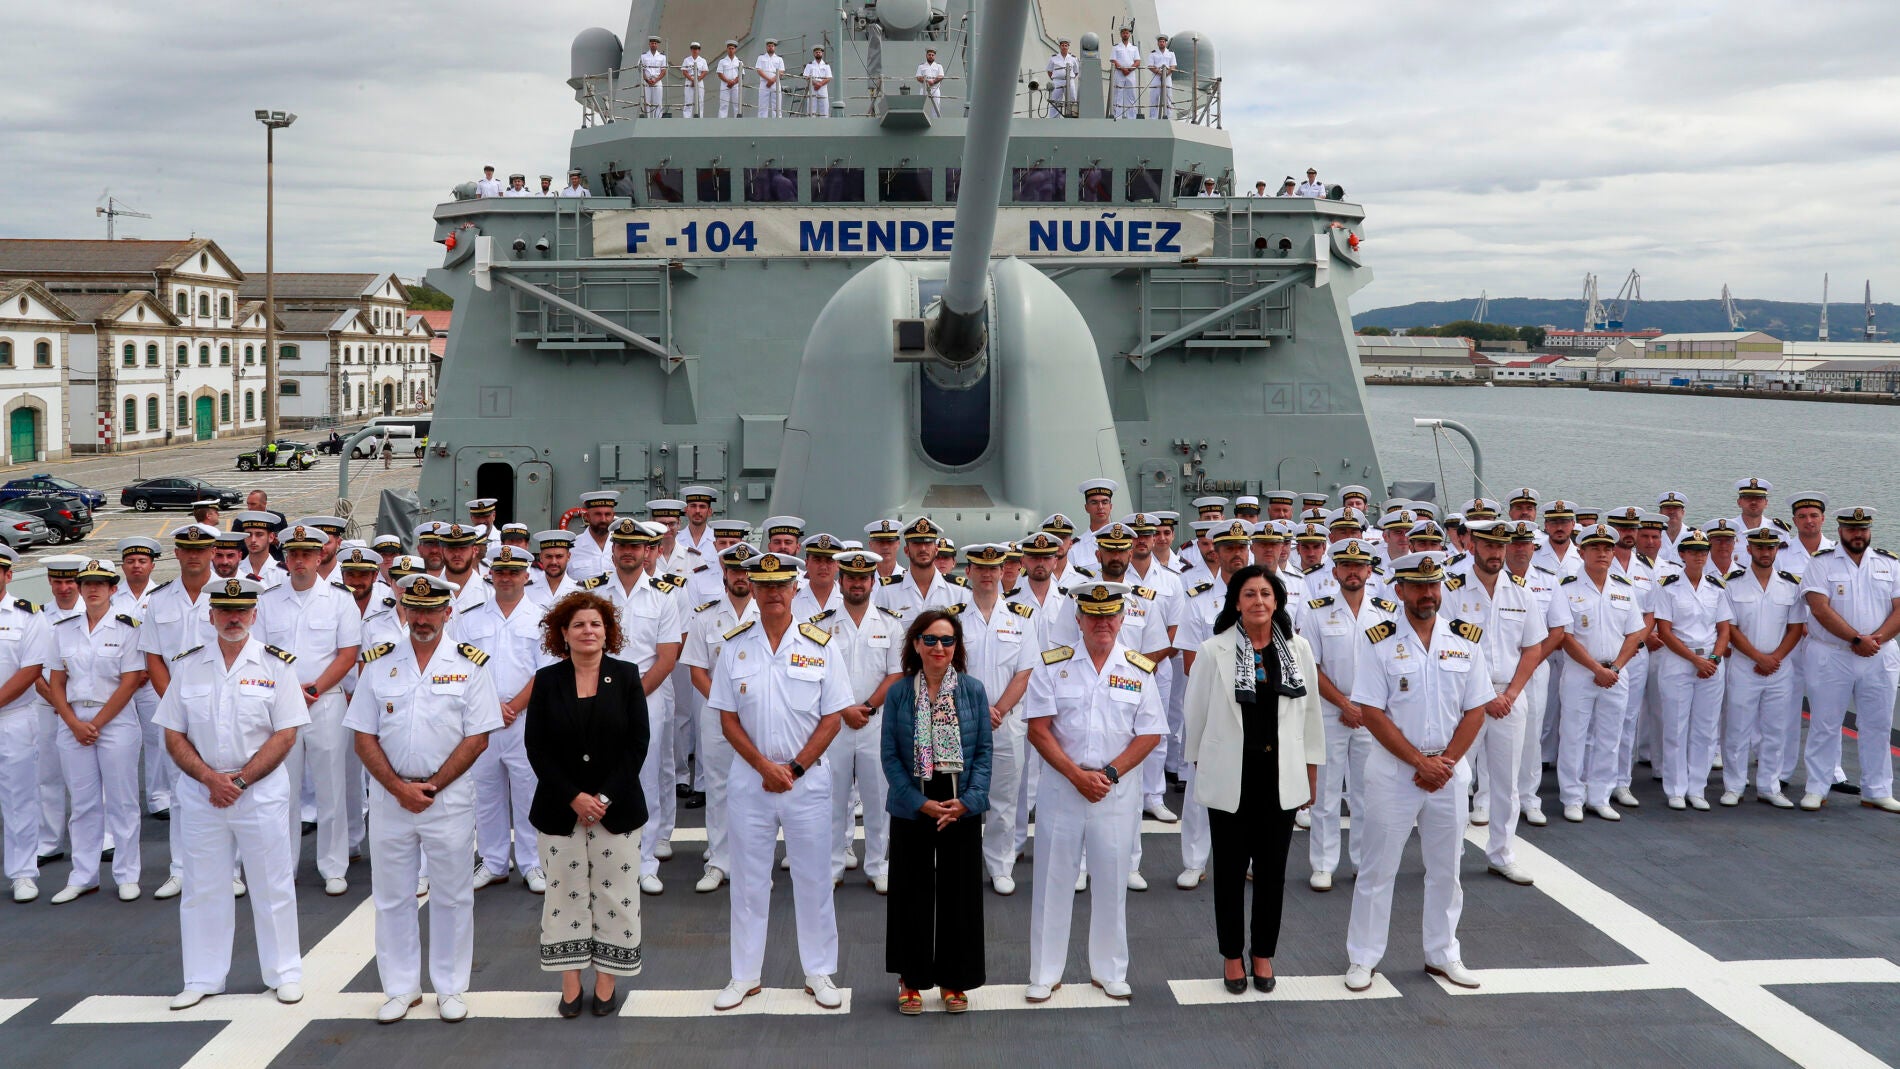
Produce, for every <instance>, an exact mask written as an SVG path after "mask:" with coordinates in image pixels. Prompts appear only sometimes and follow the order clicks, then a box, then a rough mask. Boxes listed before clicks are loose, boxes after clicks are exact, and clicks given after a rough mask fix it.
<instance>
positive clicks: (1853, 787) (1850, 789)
mask: <svg viewBox="0 0 1900 1069" xmlns="http://www.w3.org/2000/svg"><path fill="white" fill-rule="evenodd" d="M1828 790H1830V791H1833V792H1834V793H1835V794H1859V793H1860V785H1859V784H1857V783H1836V784H1835V785H1833V786H1832V787H1829V788H1828Z"/></svg>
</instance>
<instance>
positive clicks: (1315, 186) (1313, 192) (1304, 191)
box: [1293, 167, 1326, 197]
mask: <svg viewBox="0 0 1900 1069" xmlns="http://www.w3.org/2000/svg"><path fill="white" fill-rule="evenodd" d="M1293 195H1294V196H1296V197H1324V196H1326V187H1325V186H1324V185H1323V184H1321V183H1320V180H1319V171H1318V170H1316V169H1315V168H1312V167H1308V168H1307V169H1306V181H1304V182H1301V183H1300V185H1299V188H1298V189H1295V190H1294V191H1293Z"/></svg>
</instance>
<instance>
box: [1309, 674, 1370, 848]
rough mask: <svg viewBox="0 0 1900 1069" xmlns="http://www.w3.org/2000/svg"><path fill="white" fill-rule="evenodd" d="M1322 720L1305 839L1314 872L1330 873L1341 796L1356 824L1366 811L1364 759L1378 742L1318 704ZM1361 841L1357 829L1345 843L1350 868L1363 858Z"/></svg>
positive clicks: (1329, 706)
mask: <svg viewBox="0 0 1900 1069" xmlns="http://www.w3.org/2000/svg"><path fill="white" fill-rule="evenodd" d="M1320 712H1321V714H1322V716H1321V720H1322V723H1324V724H1325V726H1326V764H1325V765H1323V766H1321V767H1320V770H1319V798H1317V799H1316V800H1315V801H1314V804H1313V811H1312V816H1313V827H1312V834H1311V835H1310V836H1309V837H1308V839H1307V844H1306V858H1307V860H1308V861H1309V862H1311V863H1312V866H1313V871H1314V872H1332V871H1334V870H1336V869H1338V868H1339V837H1340V823H1341V822H1340V819H1339V817H1340V809H1339V802H1340V799H1341V798H1344V799H1345V801H1346V804H1347V805H1348V806H1350V807H1351V809H1352V819H1353V821H1354V823H1355V824H1356V823H1357V822H1358V820H1359V814H1361V813H1363V812H1365V810H1366V799H1365V794H1364V793H1363V789H1364V787H1365V781H1366V758H1367V757H1368V756H1370V755H1371V753H1372V751H1373V750H1375V749H1377V748H1378V746H1379V743H1378V741H1377V740H1376V739H1374V738H1373V737H1372V732H1370V731H1367V730H1366V729H1365V728H1349V727H1347V726H1346V725H1344V724H1342V723H1340V722H1339V710H1337V709H1335V708H1333V707H1332V706H1331V705H1327V704H1324V703H1321V705H1320ZM1364 846H1365V844H1364V841H1363V840H1362V839H1361V837H1360V835H1359V831H1358V829H1357V828H1354V829H1353V833H1352V839H1351V840H1350V842H1349V843H1348V845H1347V856H1348V857H1350V858H1351V859H1352V867H1353V871H1355V872H1357V871H1358V870H1359V866H1360V865H1361V864H1363V863H1364V861H1365V849H1364Z"/></svg>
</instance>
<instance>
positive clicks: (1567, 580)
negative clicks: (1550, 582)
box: [1551, 572, 1577, 586]
mask: <svg viewBox="0 0 1900 1069" xmlns="http://www.w3.org/2000/svg"><path fill="white" fill-rule="evenodd" d="M1551 574H1552V575H1555V574H1557V573H1556V572H1552V573H1551ZM1576 581H1577V577H1576V576H1574V575H1566V576H1564V577H1563V578H1562V579H1560V580H1558V581H1557V585H1558V586H1562V585H1564V584H1565V583H1574V582H1576Z"/></svg>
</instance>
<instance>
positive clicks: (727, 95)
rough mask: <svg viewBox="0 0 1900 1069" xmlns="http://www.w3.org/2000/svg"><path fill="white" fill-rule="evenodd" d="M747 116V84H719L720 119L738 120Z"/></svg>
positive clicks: (742, 82)
mask: <svg viewBox="0 0 1900 1069" xmlns="http://www.w3.org/2000/svg"><path fill="white" fill-rule="evenodd" d="M744 114H745V82H744V81H743V80H742V81H741V82H740V83H739V84H738V85H727V84H726V83H725V82H720V83H719V117H720V118H722V119H737V118H739V117H741V116H743V115H744Z"/></svg>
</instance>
